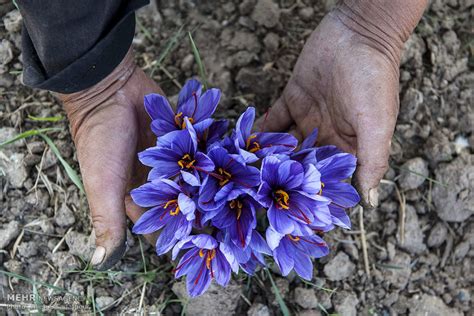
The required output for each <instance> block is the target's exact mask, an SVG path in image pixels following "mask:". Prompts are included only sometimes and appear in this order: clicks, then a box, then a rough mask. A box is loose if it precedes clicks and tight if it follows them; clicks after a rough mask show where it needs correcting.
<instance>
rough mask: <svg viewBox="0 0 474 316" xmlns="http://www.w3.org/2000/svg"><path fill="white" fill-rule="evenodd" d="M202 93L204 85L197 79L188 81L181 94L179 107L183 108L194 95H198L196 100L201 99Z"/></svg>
mask: <svg viewBox="0 0 474 316" xmlns="http://www.w3.org/2000/svg"><path fill="white" fill-rule="evenodd" d="M201 91H202V85H201V83H200V82H199V81H197V80H196V79H190V80H188V81H186V83H185V84H184V86H183V88H182V89H181V91H180V92H179V96H178V107H180V106H182V105H183V104H184V103H185V102H186V101H188V100H189V99H192V98H194V95H196V98H197V99H199V97H200V96H201Z"/></svg>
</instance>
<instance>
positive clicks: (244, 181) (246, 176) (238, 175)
mask: <svg viewBox="0 0 474 316" xmlns="http://www.w3.org/2000/svg"><path fill="white" fill-rule="evenodd" d="M208 156H209V158H210V159H211V160H212V162H213V164H214V166H215V169H214V171H213V172H210V173H207V174H206V175H205V177H204V180H203V182H202V185H201V187H200V190H199V207H200V208H201V209H202V210H203V211H204V212H212V211H214V212H215V211H216V209H218V208H221V207H222V206H223V205H224V203H225V202H226V198H227V196H228V195H229V194H230V193H231V192H232V191H233V190H242V189H251V188H254V187H256V186H257V185H259V183H260V171H259V170H258V169H257V168H255V167H252V166H248V165H246V164H245V163H244V161H243V160H242V158H241V157H239V156H237V155H231V154H229V153H228V152H227V150H226V149H224V148H223V147H220V146H216V147H214V148H212V149H211V150H209V152H208ZM211 214H214V213H211Z"/></svg>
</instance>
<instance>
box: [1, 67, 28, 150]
mask: <svg viewBox="0 0 474 316" xmlns="http://www.w3.org/2000/svg"><path fill="white" fill-rule="evenodd" d="M2 76H3V75H2ZM18 134H19V133H18V131H17V130H16V129H15V128H13V127H2V128H0V143H3V142H5V141H7V140H9V139H12V138H13V137H15V136H16V135H18ZM24 144H25V142H24V140H19V141H16V142H13V143H11V144H9V145H6V146H4V147H2V150H3V149H11V148H18V147H21V146H23V145H24Z"/></svg>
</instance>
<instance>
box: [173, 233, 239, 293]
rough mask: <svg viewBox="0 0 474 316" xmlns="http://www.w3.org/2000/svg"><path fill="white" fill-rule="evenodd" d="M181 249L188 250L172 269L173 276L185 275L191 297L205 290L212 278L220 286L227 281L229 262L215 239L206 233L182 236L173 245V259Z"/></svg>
mask: <svg viewBox="0 0 474 316" xmlns="http://www.w3.org/2000/svg"><path fill="white" fill-rule="evenodd" d="M181 249H189V250H188V251H187V252H186V254H185V255H184V256H183V257H182V258H181V260H180V261H179V263H178V265H177V266H176V268H175V269H174V270H175V277H176V278H180V277H181V276H183V275H186V276H187V277H186V287H187V291H188V293H189V295H190V296H191V297H195V296H198V295H200V294H202V293H203V292H204V291H206V290H207V289H208V288H209V285H210V284H211V280H213V279H215V280H216V282H217V283H218V284H219V285H222V286H226V285H227V283H229V280H230V274H231V269H230V264H229V262H228V261H227V259H226V257H225V256H224V254H223V253H222V251H221V250H220V249H219V244H218V242H217V241H216V239H214V238H213V237H211V236H209V235H206V234H200V235H196V236H189V237H187V238H184V239H183V240H181V241H180V242H179V243H177V244H176V246H175V247H174V249H173V259H176V257H177V255H178V253H179V251H180V250H181ZM228 255H229V254H228Z"/></svg>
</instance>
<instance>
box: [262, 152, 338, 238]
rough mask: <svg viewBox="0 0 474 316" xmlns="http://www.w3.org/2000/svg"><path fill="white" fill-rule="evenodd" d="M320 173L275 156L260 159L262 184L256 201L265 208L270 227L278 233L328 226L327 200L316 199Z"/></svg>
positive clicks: (319, 186) (329, 219)
mask: <svg viewBox="0 0 474 316" xmlns="http://www.w3.org/2000/svg"><path fill="white" fill-rule="evenodd" d="M319 177H320V174H319V172H318V171H317V170H316V168H315V167H314V166H312V165H310V166H309V167H308V168H307V170H304V168H303V165H302V164H301V163H299V162H297V161H294V160H282V159H279V158H277V157H276V156H268V157H266V158H265V159H263V163H262V172H261V182H262V183H261V185H260V188H259V189H258V192H257V200H258V201H259V202H260V204H262V205H263V206H265V207H268V212H267V216H268V220H269V222H270V225H271V226H272V227H273V228H274V229H275V230H276V231H277V232H279V233H280V234H290V233H293V232H295V231H296V232H304V231H308V230H309V228H308V227H306V226H307V225H309V224H313V223H315V222H318V223H320V224H321V225H326V224H330V223H331V217H330V214H329V211H328V209H327V208H326V207H324V206H326V205H327V204H329V202H330V201H329V200H328V199H326V198H324V197H321V196H319V195H318V194H317V193H318V192H319V191H320V188H321V182H320V180H319Z"/></svg>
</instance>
